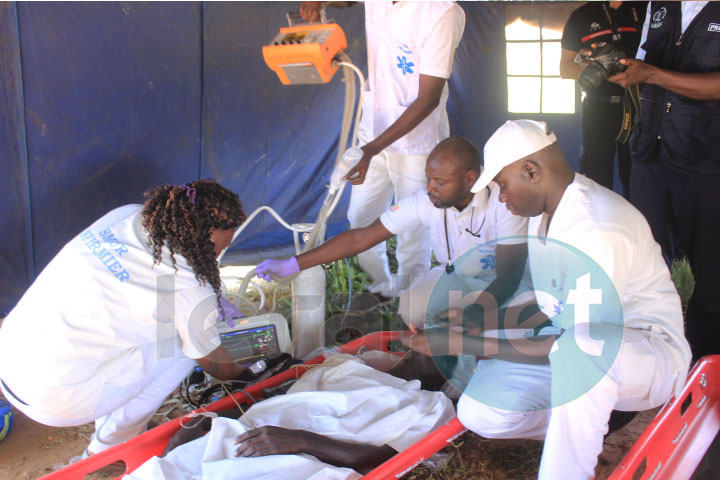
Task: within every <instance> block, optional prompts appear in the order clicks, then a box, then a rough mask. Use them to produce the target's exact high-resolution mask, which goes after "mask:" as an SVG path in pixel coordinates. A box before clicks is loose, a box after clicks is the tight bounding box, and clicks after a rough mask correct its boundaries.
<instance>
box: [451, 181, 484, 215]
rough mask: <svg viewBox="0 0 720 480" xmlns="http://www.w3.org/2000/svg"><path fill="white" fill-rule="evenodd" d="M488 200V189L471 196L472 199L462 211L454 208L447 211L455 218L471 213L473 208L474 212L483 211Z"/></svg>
mask: <svg viewBox="0 0 720 480" xmlns="http://www.w3.org/2000/svg"><path fill="white" fill-rule="evenodd" d="M489 198H490V187H486V188H483V189H482V190H480V191H479V192H477V193H474V194H473V198H472V199H471V200H470V203H468V204H467V205H466V206H465V208H463V209H462V210H458V209H457V208H456V207H450V208H448V210H450V211H451V212H453V213H455V216H460V215H463V214H465V213H468V214H469V213H471V212H472V209H473V208H475V210H478V211H480V210H483V209H484V208H485V207H486V206H487V203H488V199H489Z"/></svg>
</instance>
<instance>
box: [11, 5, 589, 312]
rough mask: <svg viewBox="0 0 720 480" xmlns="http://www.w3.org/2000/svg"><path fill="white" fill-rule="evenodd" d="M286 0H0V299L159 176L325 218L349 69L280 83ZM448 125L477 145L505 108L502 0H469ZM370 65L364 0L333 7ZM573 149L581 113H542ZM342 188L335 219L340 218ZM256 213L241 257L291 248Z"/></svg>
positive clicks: (286, 236)
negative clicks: (271, 48)
mask: <svg viewBox="0 0 720 480" xmlns="http://www.w3.org/2000/svg"><path fill="white" fill-rule="evenodd" d="M298 5H299V4H298V3H284V2H277V3H275V2H266V3H261V2H238V3H225V2H218V3H214V2H208V3H195V2H177V3H174V2H157V3H155V2H151V3H136V2H107V3H106V2H88V3H84V2H83V3H74V2H67V3H65V2H62V3H60V2H59V3H50V2H48V3H44V2H17V3H11V2H0V82H1V83H0V189H1V190H0V191H2V193H3V195H2V202H0V231H2V232H4V233H3V235H2V240H0V273H1V275H0V312H3V311H5V312H6V311H8V310H9V309H10V308H12V306H13V305H14V304H15V303H16V302H17V300H18V299H19V298H20V296H21V295H22V294H23V292H24V291H25V289H26V288H27V287H28V286H29V285H30V283H31V282H32V281H33V279H34V278H35V276H37V274H39V273H40V271H42V269H43V267H44V266H45V265H47V263H48V262H49V261H50V260H51V259H52V257H53V256H54V255H55V254H56V253H57V252H58V251H59V250H60V248H61V247H62V246H63V245H64V244H65V243H66V242H67V241H68V240H70V239H71V238H72V237H73V236H74V235H76V234H77V233H78V232H79V231H80V230H81V229H82V228H83V227H85V226H87V225H88V224H89V223H91V222H92V221H94V220H95V219H97V218H98V217H100V216H101V215H103V214H104V213H106V212H107V211H109V210H110V209H112V208H115V207H117V206H120V205H123V204H127V203H142V201H143V197H142V194H143V192H144V191H146V190H148V189H149V188H151V187H154V186H156V185H158V184H160V183H175V184H179V183H185V182H187V181H190V180H194V179H196V178H207V177H212V178H215V179H217V180H218V181H219V182H221V183H222V184H224V185H225V186H227V187H229V188H231V189H233V190H234V191H236V192H238V194H239V195H240V198H241V199H242V200H243V202H244V204H245V207H246V211H247V212H248V213H250V212H251V211H252V210H254V209H255V208H256V207H258V206H261V205H269V206H271V207H273V208H274V209H275V210H277V211H278V212H279V213H280V214H281V215H282V216H283V217H284V218H285V219H286V220H287V221H289V222H312V221H314V220H315V218H316V216H317V214H318V212H319V209H320V205H321V202H322V200H323V198H324V196H325V191H326V190H325V183H326V182H327V180H328V179H329V176H330V173H331V170H332V164H333V161H334V158H335V152H336V150H337V137H338V133H339V129H340V121H341V115H342V105H343V97H344V85H343V83H342V82H341V75H336V77H335V78H334V79H333V80H332V81H331V82H330V83H329V84H327V85H307V86H283V85H281V83H280V81H279V80H278V79H277V77H276V76H275V74H274V73H273V72H271V71H270V70H269V69H268V68H267V66H266V65H265V63H264V61H263V58H262V54H261V47H262V46H263V45H265V44H267V43H268V42H269V41H270V40H271V39H272V38H273V37H274V36H275V34H276V33H277V31H278V29H279V28H280V27H282V26H285V25H286V23H287V22H286V18H285V13H286V12H287V10H288V9H297V8H298ZM516 5H517V4H516ZM461 6H462V8H463V9H464V10H465V12H466V18H467V23H466V28H465V34H464V36H463V39H462V41H461V44H460V47H459V48H458V50H457V52H456V60H455V67H454V71H453V76H452V78H451V79H450V99H449V104H448V111H449V116H450V123H451V130H452V132H453V133H454V134H460V135H464V136H466V137H468V138H470V139H471V140H472V141H474V142H475V143H476V144H477V145H478V146H479V147H482V145H483V144H484V142H485V140H486V139H487V138H488V137H489V136H490V135H491V134H492V132H493V131H494V130H495V129H496V128H497V127H498V126H499V125H500V124H501V123H502V122H503V121H505V120H507V119H508V118H519V117H520V116H519V115H510V114H508V113H507V110H506V91H507V86H506V79H505V68H506V67H505V43H504V25H505V5H504V4H503V3H495V2H490V3H486V2H473V3H462V4H461ZM328 13H329V16H331V17H333V18H334V19H335V20H336V21H337V22H338V23H339V24H340V25H341V26H342V28H343V30H344V31H345V34H346V36H347V38H348V45H349V48H348V54H349V56H350V57H351V59H352V60H353V62H354V63H355V64H356V65H358V66H359V67H360V68H362V69H363V70H365V67H366V65H365V63H366V61H365V32H364V12H363V8H362V7H355V8H349V9H330V10H329V12H328ZM535 118H540V119H544V120H547V121H548V122H549V123H550V126H551V128H552V129H553V130H555V131H556V132H557V133H558V136H559V138H560V143H561V146H562V147H563V150H564V151H565V153H566V155H567V157H568V159H569V160H570V161H571V163H573V162H574V163H575V164H576V163H577V152H578V150H579V140H578V138H577V137H578V133H579V116H578V115H542V116H535ZM348 192H349V189H347V191H346V193H345V195H344V197H343V200H342V202H341V203H340V205H339V206H338V208H337V210H336V212H335V213H334V214H333V216H332V217H331V219H330V220H331V222H330V223H331V225H330V228H329V234H333V233H335V232H338V231H340V230H342V229H343V228H346V221H345V212H346V208H347V201H348ZM291 243H292V236H291V234H290V232H288V231H287V230H285V229H284V228H282V227H281V226H280V225H279V224H278V223H277V222H276V221H275V220H274V219H272V217H270V216H269V215H267V214H261V217H260V218H258V219H257V220H256V221H255V222H253V224H252V225H250V227H249V228H248V229H247V230H245V232H244V233H243V235H242V236H241V238H240V241H239V243H238V245H236V247H235V249H236V250H241V251H240V252H238V251H236V252H234V255H233V258H234V259H237V261H243V260H244V261H246V262H253V261H257V260H258V259H259V258H262V257H264V256H265V255H281V254H288V253H290V251H291V250H290V249H291V247H290V245H291Z"/></svg>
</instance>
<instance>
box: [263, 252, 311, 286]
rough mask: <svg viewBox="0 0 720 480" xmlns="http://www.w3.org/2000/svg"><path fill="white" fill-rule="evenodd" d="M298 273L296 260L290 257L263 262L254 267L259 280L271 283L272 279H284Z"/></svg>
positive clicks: (298, 267)
mask: <svg viewBox="0 0 720 480" xmlns="http://www.w3.org/2000/svg"><path fill="white" fill-rule="evenodd" d="M299 272H300V266H299V265H298V262H297V258H295V257H290V258H286V259H285V260H263V261H262V262H261V263H260V265H258V266H257V267H255V273H257V276H258V277H259V278H262V279H263V280H266V281H268V282H271V281H272V280H273V277H277V278H285V277H289V276H290V275H295V274H296V273H299Z"/></svg>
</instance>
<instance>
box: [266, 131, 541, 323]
mask: <svg viewBox="0 0 720 480" xmlns="http://www.w3.org/2000/svg"><path fill="white" fill-rule="evenodd" d="M480 170H481V167H480V152H479V151H478V150H477V148H475V145H473V144H472V143H471V142H469V141H468V140H466V139H465V138H462V137H457V136H456V137H450V138H447V139H445V140H443V141H442V142H440V143H439V144H438V145H437V147H435V149H434V150H433V151H432V152H431V153H430V155H429V156H428V159H427V166H426V168H425V173H426V176H427V189H422V190H420V191H418V192H415V193H414V194H413V195H410V196H409V197H406V198H404V199H402V200H400V201H399V202H398V203H397V204H396V205H394V206H393V207H392V208H391V209H389V210H388V211H386V212H385V213H383V214H382V215H381V216H380V218H378V219H376V220H375V221H374V222H373V223H372V224H371V225H370V226H368V227H365V228H357V229H352V230H346V231H345V232H342V233H340V234H339V235H337V236H335V237H333V238H332V239H330V240H329V241H328V242H326V243H324V244H322V245H321V246H319V247H317V248H315V249H313V250H310V251H309V252H305V253H303V254H301V255H298V256H297V257H290V258H288V259H285V260H265V261H263V262H262V263H260V265H258V266H257V267H256V268H255V271H256V272H257V274H258V276H260V277H262V278H265V279H266V280H271V276H270V275H273V276H275V277H287V276H289V275H293V274H295V273H297V272H299V271H300V270H304V269H306V268H310V267H314V266H315V265H320V264H324V263H329V262H333V261H335V260H339V259H341V258H347V257H350V256H352V255H356V254H357V253H358V252H360V251H363V250H366V249H367V248H370V247H372V246H373V245H377V244H378V243H381V242H384V241H385V240H387V239H389V238H391V237H392V236H394V235H398V234H400V233H401V232H405V231H408V230H414V229H417V228H420V227H426V228H428V229H429V230H430V239H431V240H430V242H429V245H431V246H432V249H433V251H434V252H435V257H436V258H437V260H438V261H440V262H442V263H443V265H442V266H441V267H436V268H434V269H433V270H431V271H430V272H428V273H426V274H424V275H420V276H418V277H417V278H416V280H415V282H413V284H412V285H411V286H410V288H409V289H407V290H406V291H403V292H401V294H400V308H399V313H400V315H401V316H402V317H403V320H404V321H405V323H407V324H408V325H412V326H413V327H418V328H425V326H426V322H434V321H435V317H436V315H437V314H441V313H444V312H446V311H447V310H448V308H449V305H448V297H447V295H444V296H443V295H441V297H444V304H443V302H442V301H439V302H436V304H431V303H430V302H429V299H430V293H431V292H432V291H433V289H442V288H443V287H447V288H456V289H458V290H468V289H469V291H472V292H479V291H488V293H490V292H491V293H492V294H493V295H494V297H496V298H497V303H498V304H502V303H503V302H504V301H505V300H507V299H508V298H510V297H511V296H512V294H513V293H514V292H515V291H516V290H517V288H518V285H519V283H520V280H521V278H522V275H523V272H524V271H525V262H526V258H527V249H526V244H525V239H524V237H523V238H518V235H524V233H525V231H526V229H527V220H526V219H525V218H523V217H519V216H517V215H513V214H511V213H510V212H509V211H508V210H507V208H505V206H504V205H502V203H500V201H499V199H498V194H499V191H498V188H497V186H495V185H492V186H488V188H484V189H482V190H481V191H479V192H477V193H474V194H473V193H472V192H471V191H470V188H471V187H472V186H473V185H474V183H475V181H476V179H477V178H478V175H479V172H480ZM483 244H487V246H486V248H483V249H482V250H481V251H480V253H481V255H479V256H477V257H474V258H473V259H472V260H471V261H464V262H463V264H462V267H458V268H455V264H454V261H455V260H456V259H458V258H459V257H461V256H462V255H463V254H464V253H466V252H468V251H474V250H473V249H474V248H475V247H477V246H478V245H483ZM471 254H472V252H471ZM466 284H467V286H466Z"/></svg>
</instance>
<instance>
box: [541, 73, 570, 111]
mask: <svg viewBox="0 0 720 480" xmlns="http://www.w3.org/2000/svg"><path fill="white" fill-rule="evenodd" d="M542 82H543V91H542V97H543V98H542V111H543V113H575V80H564V79H562V78H543V80H542Z"/></svg>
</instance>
